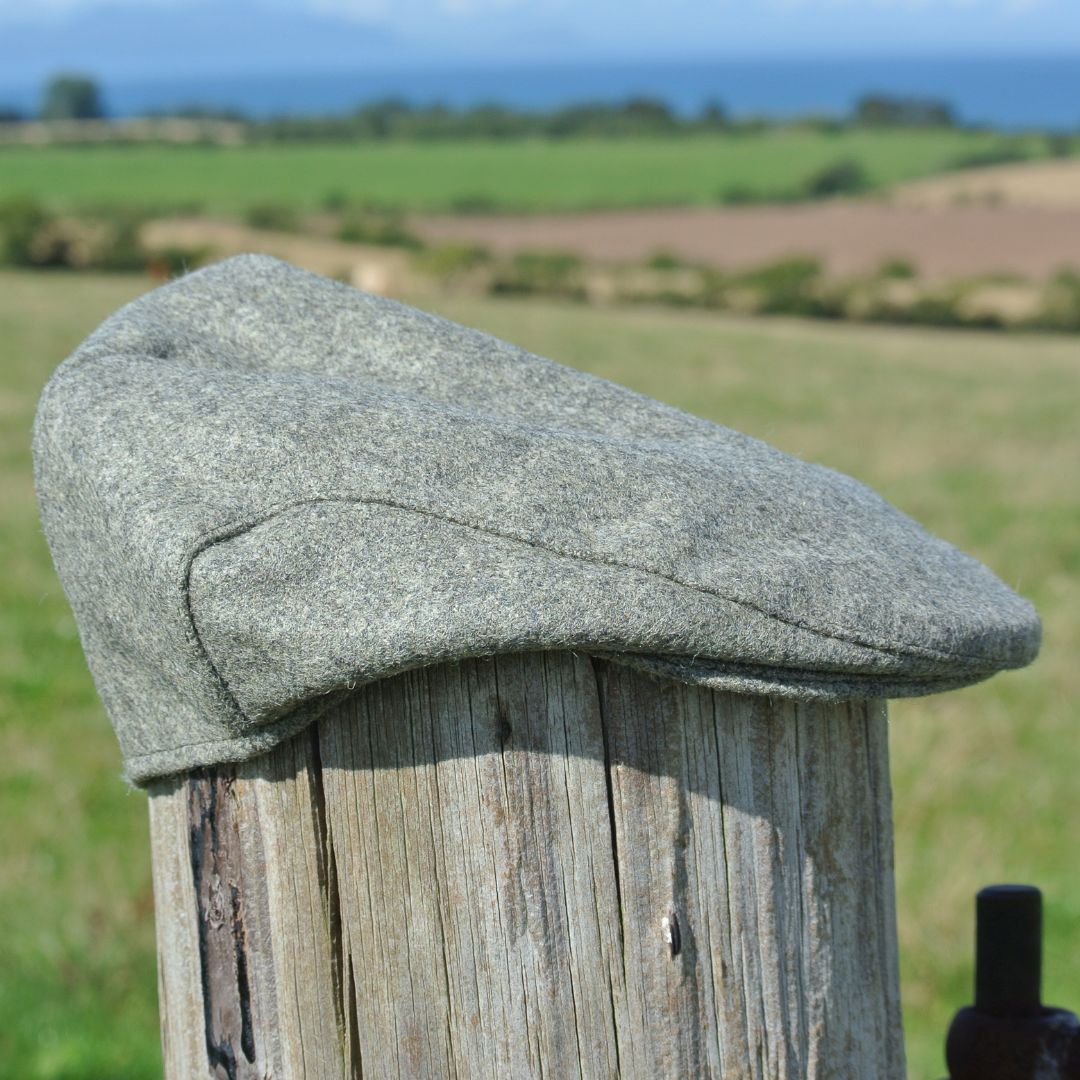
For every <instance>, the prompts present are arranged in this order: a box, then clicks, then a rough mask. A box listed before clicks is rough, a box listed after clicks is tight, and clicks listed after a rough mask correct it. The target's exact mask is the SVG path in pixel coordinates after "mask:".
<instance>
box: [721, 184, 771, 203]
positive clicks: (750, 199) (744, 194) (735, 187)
mask: <svg viewBox="0 0 1080 1080" xmlns="http://www.w3.org/2000/svg"><path fill="white" fill-rule="evenodd" d="M716 201H717V202H719V203H721V204H722V205H724V206H750V205H751V204H752V203H758V202H762V201H763V199H762V196H761V195H760V194H758V193H757V192H756V191H754V190H753V189H752V188H750V187H747V186H746V185H745V184H729V185H728V186H727V187H724V188H721V189H720V190H719V191H718V192H717V193H716Z"/></svg>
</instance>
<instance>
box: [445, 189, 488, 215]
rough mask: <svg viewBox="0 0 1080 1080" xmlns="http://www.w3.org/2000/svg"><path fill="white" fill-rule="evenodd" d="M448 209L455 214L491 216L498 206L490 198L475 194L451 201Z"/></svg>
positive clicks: (461, 196) (459, 196)
mask: <svg viewBox="0 0 1080 1080" xmlns="http://www.w3.org/2000/svg"><path fill="white" fill-rule="evenodd" d="M450 209H451V210H452V211H453V212H454V213H455V214H493V213H495V212H496V211H497V210H498V209H499V204H498V203H497V202H496V201H495V199H494V198H492V196H490V195H484V194H482V193H479V192H477V193H474V194H471V195H458V196H456V197H455V198H453V199H451V200H450Z"/></svg>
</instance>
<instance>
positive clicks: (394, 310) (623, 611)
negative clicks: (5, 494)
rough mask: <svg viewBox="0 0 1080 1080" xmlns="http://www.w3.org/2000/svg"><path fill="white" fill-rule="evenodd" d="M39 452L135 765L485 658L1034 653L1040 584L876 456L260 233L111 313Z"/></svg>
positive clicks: (748, 678)
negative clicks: (342, 276) (1006, 579)
mask: <svg viewBox="0 0 1080 1080" xmlns="http://www.w3.org/2000/svg"><path fill="white" fill-rule="evenodd" d="M34 456H35V472H36V482H37V490H38V498H39V501H40V504H41V513H42V518H43V520H44V524H45V531H46V534H47V536H48V540H49V544H50V546H51V548H52V552H53V557H54V559H55V562H56V566H57V569H58V570H59V573H60V578H61V580H62V582H63V584H64V588H65V590H66V591H67V594H68V597H69V598H70V601H71V604H72V607H73V608H74V611H75V615H76V619H77V621H78V625H79V631H80V634H81V637H82V642H83V647H84V649H85V652H86V655H87V658H88V660H89V664H90V667H91V670H92V671H93V674H94V677H95V679H96V682H97V685H98V689H99V691H100V693H101V697H102V699H103V701H104V703H105V706H106V708H107V710H108V712H109V715H110V717H111V719H112V721H113V724H114V726H115V727H116V731H117V734H118V736H119V739H120V743H121V746H122V749H123V752H124V757H125V763H126V770H127V774H128V776H129V777H130V778H131V779H132V780H133V781H134V782H136V783H144V782H147V781H149V780H150V779H152V778H154V777H157V776H161V775H166V774H170V773H175V772H180V771H184V770H188V769H191V768H194V767H198V766H202V765H207V764H213V763H217V762H223V761H233V760H240V759H243V758H247V757H250V756H252V755H254V754H257V753H260V752H263V751H265V750H267V749H269V748H270V747H271V746H273V745H274V744H275V743H277V742H279V741H281V740H282V739H284V738H286V737H288V736H289V735H291V734H293V733H294V732H296V731H297V730H299V729H300V728H301V727H303V726H304V725H305V724H307V723H308V722H310V721H311V720H312V719H313V718H314V717H315V716H317V715H318V714H319V712H321V711H322V710H323V709H324V708H325V707H326V706H327V705H328V704H329V703H331V702H332V701H334V700H336V699H337V698H338V697H339V696H341V695H342V694H345V693H348V692H349V691H350V690H352V689H354V688H355V687H356V686H358V685H360V684H363V683H367V682H370V681H372V680H375V679H379V678H382V677H385V676H388V675H391V674H393V673H395V672H400V671H403V670H405V669H409V668H414V667H418V666H421V665H425V664H433V663H437V662H441V661H448V660H452V659H455V658H460V657H467V656H484V655H492V654H496V653H503V652H510V651H524V650H536V649H576V650H581V651H584V652H587V653H591V654H596V655H603V656H606V657H608V658H610V659H612V660H616V661H619V662H623V663H627V664H632V665H634V666H636V667H639V668H644V669H647V670H649V671H653V672H656V673H658V674H662V675H665V676H669V677H673V678H676V679H681V680H684V681H689V682H695V683H701V684H704V685H707V686H710V687H716V688H721V689H726V690H734V691H741V692H748V693H755V694H777V695H789V696H796V697H818V698H834V699H836V698H856V697H895V696H903V695H913V694H926V693H930V692H933V691H937V690H944V689H948V688H951V687H957V686H962V685H964V684H966V683H972V682H975V681H977V680H979V679H983V678H986V677H987V676H989V675H991V674H992V673H994V672H995V671H998V670H999V669H1002V668H1010V667H1017V666H1020V665H1023V664H1025V663H1027V662H1028V661H1030V660H1031V659H1032V658H1033V657H1034V655H1035V653H1036V651H1037V649H1038V643H1039V622H1038V619H1037V617H1036V614H1035V612H1034V610H1033V608H1032V607H1031V605H1030V604H1028V603H1027V602H1026V601H1024V600H1022V599H1021V598H1020V597H1018V596H1016V595H1015V594H1014V593H1013V592H1011V591H1010V590H1009V589H1008V588H1006V586H1005V585H1003V584H1002V583H1001V582H1000V581H998V580H997V578H995V577H994V576H993V575H992V574H991V573H990V572H989V571H988V570H986V569H985V568H984V567H983V566H982V565H981V564H979V563H978V562H976V561H975V560H973V559H971V558H969V557H968V556H966V555H963V554H961V553H960V552H959V551H957V550H956V549H955V548H953V547H951V546H950V545H949V544H947V543H944V542H943V541H941V540H938V539H935V538H934V537H933V536H931V535H929V534H928V533H927V532H925V531H924V530H923V529H922V528H921V527H920V526H919V525H917V524H916V523H915V522H914V521H912V520H911V519H910V518H908V517H906V516H905V515H904V514H902V513H900V512H899V511H897V510H896V509H894V508H893V507H892V506H890V505H889V504H888V503H886V502H885V501H884V500H883V499H881V498H880V497H879V496H878V495H876V494H875V493H874V492H873V491H871V490H869V489H868V488H866V487H865V486H863V485H862V484H860V483H858V482H857V481H855V480H852V479H851V478H849V477H847V476H844V475H842V474H840V473H837V472H834V471H832V470H831V469H827V468H823V467H821V466H818V465H813V464H808V463H806V462H803V461H800V460H798V459H796V458H793V457H790V456H789V455H787V454H783V453H781V452H780V451H778V450H775V449H773V448H772V447H770V446H767V445H766V444H764V443H761V442H758V441H757V440H755V439H751V438H748V437H747V436H745V435H741V434H739V433H738V432H735V431H732V430H730V429H728V428H725V427H721V426H718V425H716V424H713V423H709V422H707V421H705V420H701V419H698V418H696V417H693V416H690V415H688V414H686V413H683V412H680V411H679V410H677V409H674V408H671V407H669V406H667V405H663V404H661V403H659V402H657V401H653V400H650V399H648V398H645V397H642V396H640V395H639V394H636V393H633V392H631V391H629V390H626V389H624V388H622V387H619V386H616V385H613V384H612V383H609V382H605V381H603V380H601V379H597V378H594V377H592V376H590V375H586V374H584V373H582V372H579V371H575V370H572V369H570V368H566V367H562V366H560V365H558V364H555V363H552V362H550V361H548V360H544V359H541V358H539V357H536V356H533V355H531V354H529V353H527V352H524V351H523V350H521V349H519V348H515V347H514V346H512V345H508V344H506V343H504V342H502V341H498V340H496V339H494V338H491V337H488V336H486V335H484V334H481V333H478V332H476V331H474V330H469V329H465V328H464V327H461V326H457V325H455V324H453V323H450V322H447V321H445V320H443V319H439V318H435V317H433V316H431V315H427V314H424V313H422V312H420V311H416V310H414V309H412V308H409V307H406V306H403V305H401V304H398V303H394V302H392V301H389V300H385V299H381V298H377V297H373V296H368V295H365V294H363V293H361V292H358V291H356V290H354V289H352V288H349V287H347V286H345V285H341V284H338V283H335V282H332V281H328V280H326V279H323V278H320V277H317V276H315V275H312V274H309V273H307V272H305V271H302V270H299V269H297V268H295V267H292V266H289V265H287V264H285V263H282V262H278V261H276V260H273V259H269V258H265V257H256V256H242V257H240V258H236V259H231V260H229V261H228V262H224V263H221V264H218V265H216V266H213V267H211V268H209V269H206V270H202V271H200V272H198V273H195V274H191V275H189V276H187V277H184V278H182V279H180V280H178V281H176V282H173V283H171V284H169V285H167V286H165V287H163V288H160V289H157V290H155V291H154V292H151V293H149V294H148V295H146V296H144V297H142V298H141V299H139V300H136V301H135V302H134V303H132V304H130V305H128V306H127V307H125V308H123V309H122V310H121V311H119V312H118V313H116V314H115V315H113V316H112V317H110V318H109V319H108V320H107V321H106V322H105V323H104V324H103V325H102V326H101V327H100V328H99V329H98V330H97V331H95V332H94V333H93V334H92V335H91V336H90V337H89V338H88V339H87V340H86V341H85V342H84V343H83V344H82V345H81V346H80V347H79V348H78V349H77V350H76V352H75V353H74V355H73V356H71V357H70V358H69V359H68V360H67V361H66V362H65V363H64V364H62V365H61V366H60V368H59V369H58V370H57V372H56V373H55V374H54V376H53V377H52V379H51V381H50V382H49V384H48V386H47V387H46V389H45V391H44V393H43V395H42V399H41V403H40V406H39V410H38V416H37V422H36V426H35V435H34Z"/></svg>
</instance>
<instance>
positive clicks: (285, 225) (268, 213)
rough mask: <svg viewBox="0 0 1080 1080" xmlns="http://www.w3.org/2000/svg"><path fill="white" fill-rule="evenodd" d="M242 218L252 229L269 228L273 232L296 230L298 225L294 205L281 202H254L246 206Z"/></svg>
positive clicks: (298, 219)
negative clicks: (246, 208)
mask: <svg viewBox="0 0 1080 1080" xmlns="http://www.w3.org/2000/svg"><path fill="white" fill-rule="evenodd" d="M244 220H245V221H246V222H247V224H248V225H250V226H251V227H252V228H253V229H270V230H272V231H274V232H296V230H297V229H298V228H299V227H300V215H299V214H298V213H297V211H296V207H295V206H286V205H285V204H283V203H255V204H254V205H253V206H250V207H249V208H248V212H247V214H246V215H245V216H244Z"/></svg>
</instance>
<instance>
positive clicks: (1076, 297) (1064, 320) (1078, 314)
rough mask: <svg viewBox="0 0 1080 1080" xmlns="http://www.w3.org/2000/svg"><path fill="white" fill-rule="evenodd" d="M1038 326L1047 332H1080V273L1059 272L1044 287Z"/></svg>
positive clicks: (1072, 271) (1074, 271)
mask: <svg viewBox="0 0 1080 1080" xmlns="http://www.w3.org/2000/svg"><path fill="white" fill-rule="evenodd" d="M1038 322H1039V325H1040V326H1041V327H1043V328H1044V329H1047V330H1070V331H1076V330H1080V273H1078V272H1077V271H1076V270H1061V271H1059V272H1058V273H1057V274H1055V275H1054V277H1053V279H1052V280H1051V281H1050V283H1049V284H1048V285H1047V287H1046V292H1045V295H1044V300H1043V310H1042V315H1041V316H1040V318H1039V320H1038Z"/></svg>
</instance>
